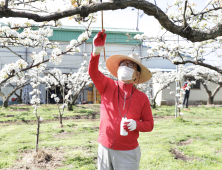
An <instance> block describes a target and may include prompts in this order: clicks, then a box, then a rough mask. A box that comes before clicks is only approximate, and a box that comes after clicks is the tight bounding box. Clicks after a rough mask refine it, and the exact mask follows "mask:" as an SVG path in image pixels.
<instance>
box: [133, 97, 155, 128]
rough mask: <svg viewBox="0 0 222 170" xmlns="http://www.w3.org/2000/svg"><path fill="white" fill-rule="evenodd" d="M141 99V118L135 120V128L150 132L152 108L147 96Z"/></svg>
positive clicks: (152, 123)
mask: <svg viewBox="0 0 222 170" xmlns="http://www.w3.org/2000/svg"><path fill="white" fill-rule="evenodd" d="M143 100H144V101H145V103H144V107H143V110H142V113H141V120H140V121H138V120H136V124H137V125H136V130H138V131H140V132H150V131H152V130H153V126H154V122H153V115H152V110H151V107H150V102H149V99H148V97H147V96H145V97H144V99H143Z"/></svg>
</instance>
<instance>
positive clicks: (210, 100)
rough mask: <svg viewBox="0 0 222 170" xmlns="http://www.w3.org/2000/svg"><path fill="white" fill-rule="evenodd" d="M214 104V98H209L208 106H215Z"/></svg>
mask: <svg viewBox="0 0 222 170" xmlns="http://www.w3.org/2000/svg"><path fill="white" fill-rule="evenodd" d="M213 102H214V97H212V96H208V101H207V105H210V104H213Z"/></svg>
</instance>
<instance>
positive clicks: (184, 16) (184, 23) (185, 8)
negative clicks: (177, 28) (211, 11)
mask: <svg viewBox="0 0 222 170" xmlns="http://www.w3.org/2000/svg"><path fill="white" fill-rule="evenodd" d="M186 10H187V0H185V3H184V12H183V27H184V28H185V27H186V26H187V20H186Z"/></svg>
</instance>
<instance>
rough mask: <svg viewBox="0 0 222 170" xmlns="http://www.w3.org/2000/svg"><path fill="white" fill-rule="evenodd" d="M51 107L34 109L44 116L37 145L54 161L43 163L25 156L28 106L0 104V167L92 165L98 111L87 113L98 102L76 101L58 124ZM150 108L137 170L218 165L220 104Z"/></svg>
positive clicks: (29, 135)
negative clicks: (150, 118)
mask: <svg viewBox="0 0 222 170" xmlns="http://www.w3.org/2000/svg"><path fill="white" fill-rule="evenodd" d="M25 108H26V109H25ZM55 108H56V105H49V106H42V107H41V108H40V115H41V117H43V118H44V121H43V123H41V125H40V142H39V149H42V150H44V151H45V152H49V153H51V154H52V156H53V157H54V159H57V160H54V164H56V165H54V166H53V160H52V161H50V162H51V164H50V162H48V165H50V166H49V167H44V166H46V165H44V164H41V163H39V164H32V165H31V164H29V163H28V161H25V160H26V158H30V154H31V153H34V150H35V140H36V127H37V125H36V122H34V121H29V120H35V116H34V114H33V113H32V111H33V109H32V107H30V106H20V107H18V106H17V107H16V106H14V107H9V108H7V109H2V108H1V109H0V122H1V123H0V157H1V159H0V169H13V168H14V169H16V168H15V167H17V169H22V168H24V169H25V167H28V168H29V169H35V170H37V169H39V170H40V169H58V170H68V169H76V170H77V169H78V170H79V169H85V170H94V169H96V158H97V147H98V142H97V137H98V127H99V115H98V114H97V116H96V117H94V118H95V119H92V118H91V117H92V116H91V115H93V114H94V113H95V112H98V111H99V105H80V106H77V107H75V108H74V111H71V112H68V111H66V113H65V114H64V117H66V120H64V121H63V124H64V127H63V128H60V127H59V121H58V120H56V118H55V115H58V111H57V110H56V109H55ZM152 111H153V116H154V121H155V127H154V129H153V131H152V132H150V133H140V137H139V144H140V147H141V152H142V157H141V161H140V169H141V170H178V169H179V170H183V169H184V170H217V169H218V170H221V169H222V142H221V141H222V108H221V107H212V108H207V107H204V106H202V107H192V108H190V110H182V112H183V113H184V115H183V117H182V118H181V117H178V118H176V119H175V118H174V107H173V106H162V107H158V108H157V109H153V110H152ZM8 115H9V117H8ZM12 115H13V116H12ZM81 115H88V116H86V117H85V118H88V119H76V117H75V116H81ZM69 118H72V119H69ZM80 118H82V117H80ZM52 119H53V121H49V120H52ZM3 122H4V123H3ZM48 165H47V166H48Z"/></svg>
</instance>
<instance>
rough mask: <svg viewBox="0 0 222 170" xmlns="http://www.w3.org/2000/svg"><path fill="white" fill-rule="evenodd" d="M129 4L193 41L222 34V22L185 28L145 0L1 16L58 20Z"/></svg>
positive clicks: (8, 11) (2, 10) (11, 12)
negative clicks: (200, 29)
mask: <svg viewBox="0 0 222 170" xmlns="http://www.w3.org/2000/svg"><path fill="white" fill-rule="evenodd" d="M129 6H130V7H134V8H136V9H140V10H143V11H144V13H145V14H147V15H149V16H154V17H155V18H156V19H157V20H158V21H159V23H160V24H161V25H162V26H163V27H164V28H165V29H166V30H168V31H170V32H171V33H173V34H177V35H180V36H181V37H184V38H186V39H188V40H190V41H192V42H199V41H205V40H208V39H213V38H216V37H218V36H221V35H222V24H218V25H216V26H214V27H213V28H211V29H210V30H207V31H199V30H194V29H192V28H190V27H189V28H188V29H186V30H184V27H183V26H178V25H176V24H175V23H173V22H172V20H170V19H169V18H168V16H167V15H166V14H165V13H164V12H163V11H162V10H161V9H160V8H158V7H156V6H155V5H154V4H152V3H150V2H147V1H145V0H127V1H126V0H122V1H114V2H103V3H91V4H87V5H81V6H79V7H76V8H74V9H69V10H64V11H61V12H55V13H51V14H48V15H41V14H39V15H38V14H35V13H30V12H25V11H16V10H11V9H5V8H0V17H21V18H28V19H33V20H34V21H36V22H43V21H51V20H58V19H61V18H65V17H69V16H72V15H76V14H80V16H81V17H87V16H88V15H89V14H90V13H94V12H97V11H101V10H104V11H105V10H118V9H125V8H127V7H129ZM157 11H158V12H157ZM158 14H159V15H158Z"/></svg>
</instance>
